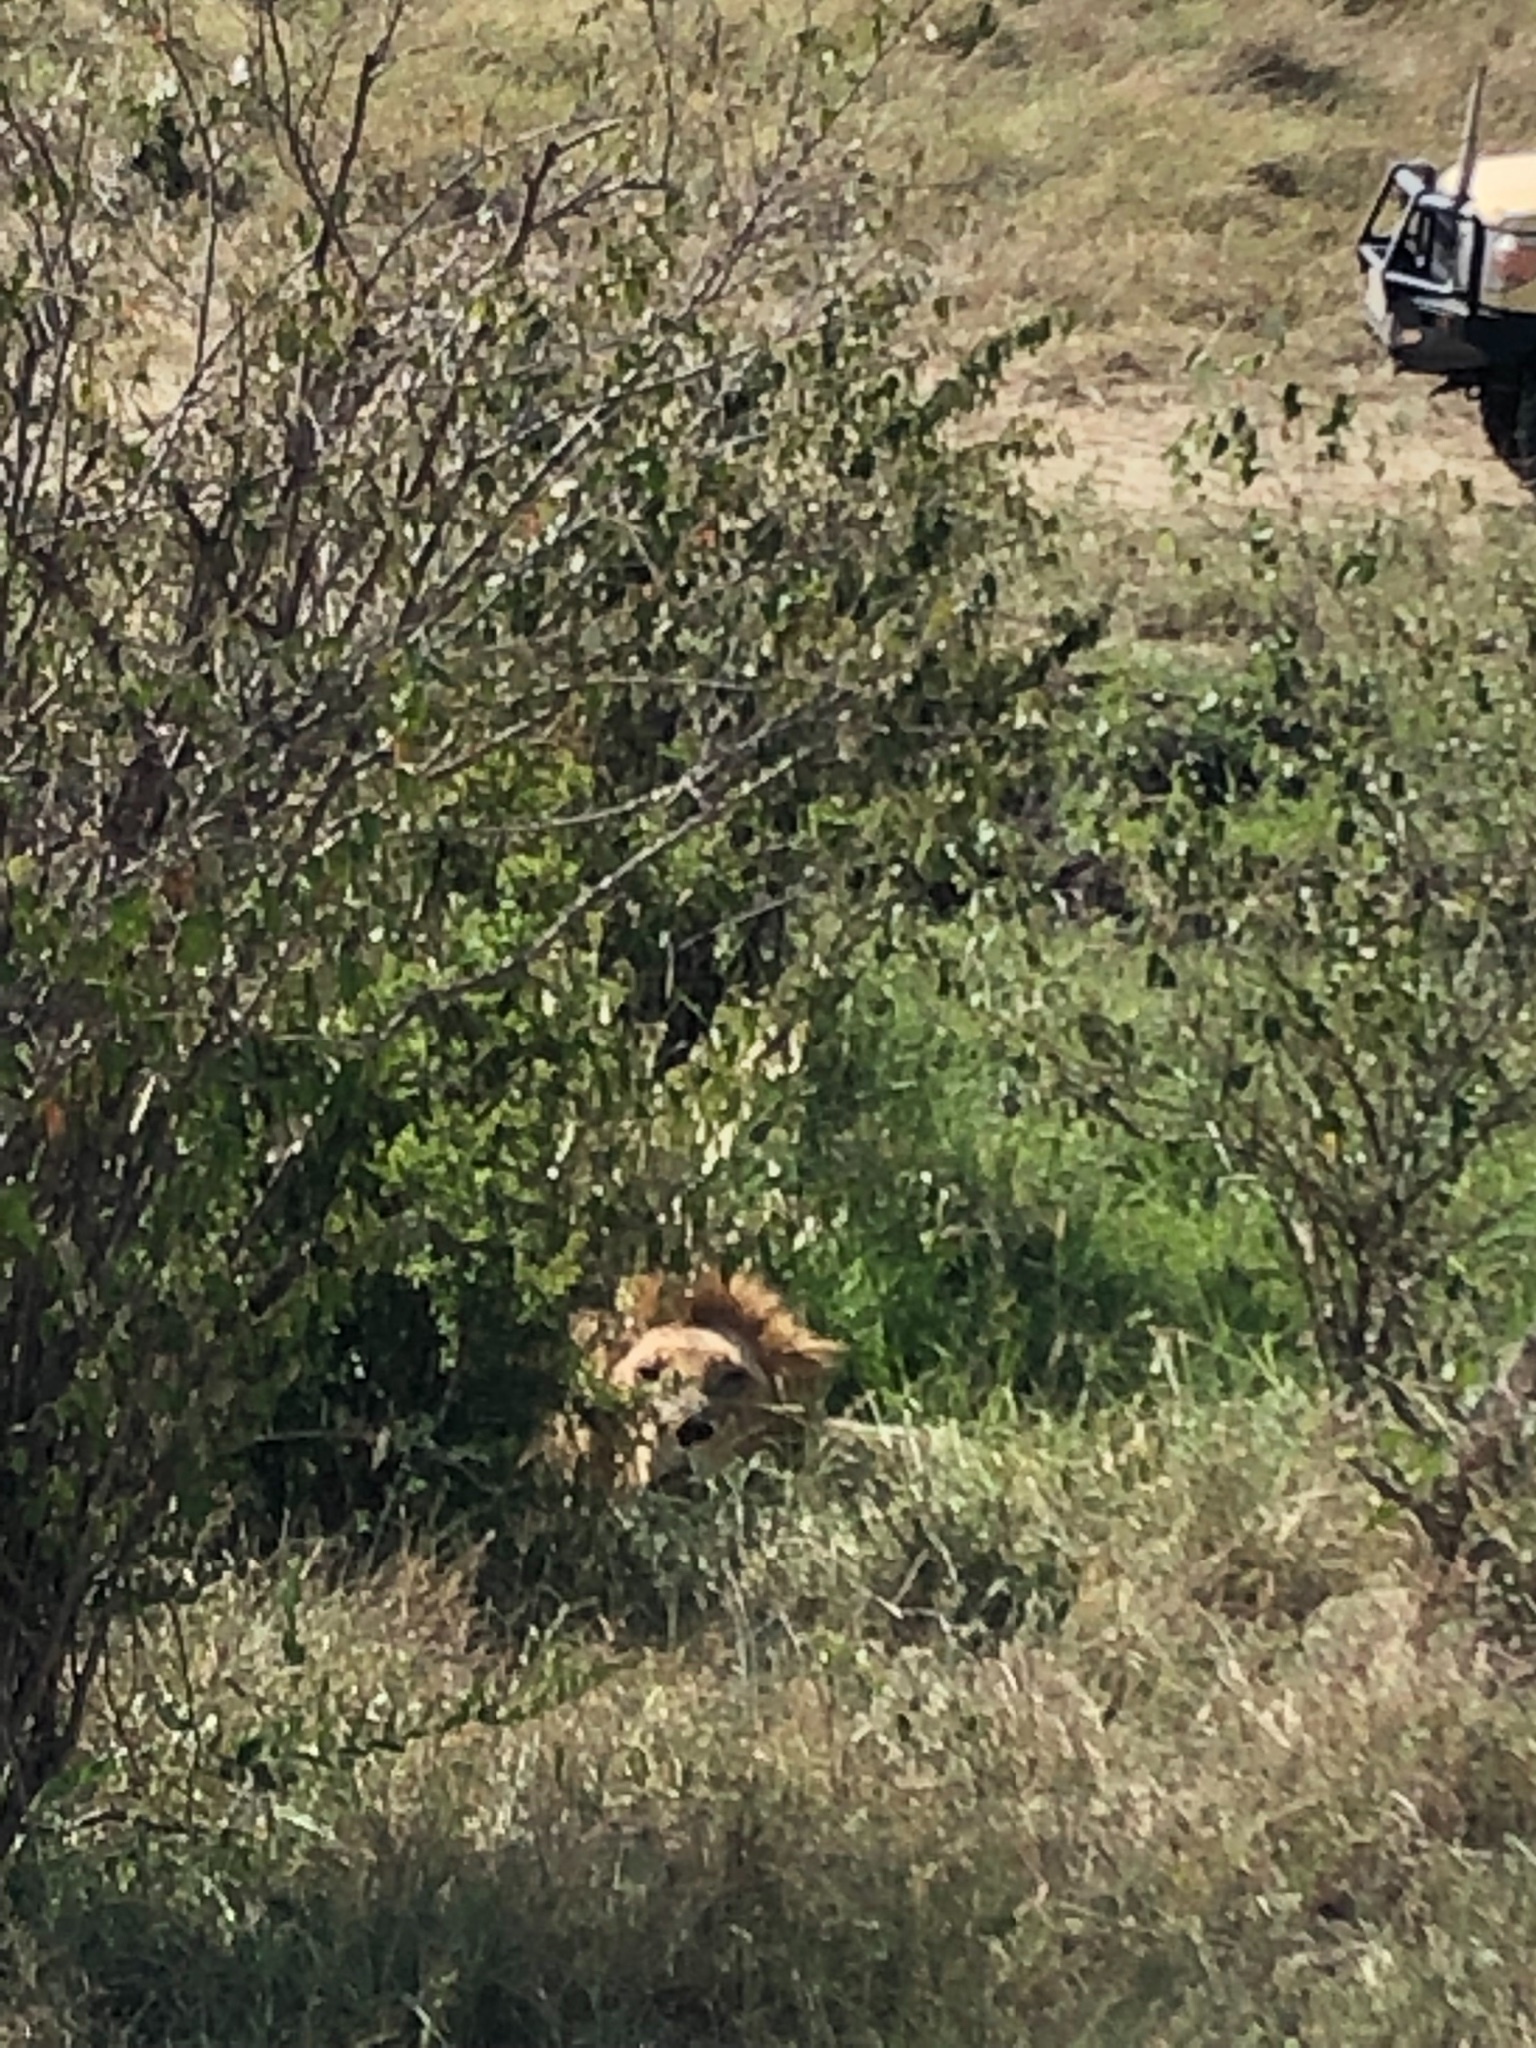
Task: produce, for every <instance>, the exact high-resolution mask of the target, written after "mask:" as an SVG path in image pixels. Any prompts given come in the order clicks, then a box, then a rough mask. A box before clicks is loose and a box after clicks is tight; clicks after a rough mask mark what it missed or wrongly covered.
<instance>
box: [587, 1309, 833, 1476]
mask: <svg viewBox="0 0 1536 2048" xmlns="http://www.w3.org/2000/svg"><path fill="white" fill-rule="evenodd" d="M578 1335H579V1337H584V1338H585V1339H586V1342H587V1345H588V1347H589V1352H590V1353H591V1357H592V1365H593V1368H594V1372H595V1376H596V1378H597V1379H598V1381H599V1382H600V1383H601V1384H602V1385H603V1386H604V1387H605V1388H606V1389H607V1390H611V1393H612V1395H613V1396H614V1397H616V1398H615V1399H614V1401H613V1403H612V1405H611V1406H609V1405H608V1404H607V1403H604V1404H603V1407H602V1410H601V1411H600V1412H599V1414H598V1416H597V1417H596V1418H595V1419H594V1421H593V1423H592V1425H591V1430H592V1436H593V1444H592V1450H593V1461H592V1462H593V1465H594V1469H595V1470H596V1471H598V1472H600V1473H602V1474H604V1475H606V1476H608V1477H609V1479H610V1481H611V1482H617V1483H619V1484H623V1483H625V1482H626V1481H627V1482H628V1483H630V1484H638V1485H641V1486H647V1485H654V1484H657V1483H658V1482H661V1481H665V1480H668V1479H672V1478H674V1477H678V1476H681V1475H683V1474H685V1473H688V1472H717V1471H719V1470H720V1469H721V1467H722V1466H724V1465H728V1464H729V1463H731V1461H732V1460H733V1459H736V1458H741V1457H745V1456H747V1455H748V1454H749V1453H751V1452H752V1451H755V1450H758V1449H761V1448H762V1447H763V1446H764V1445H765V1444H768V1443H771V1442H774V1441H776V1440H779V1439H782V1438H784V1437H786V1436H788V1435H792V1434H794V1433H795V1432H796V1431H797V1430H798V1429H800V1428H801V1427H803V1425H804V1423H805V1420H806V1419H807V1417H808V1416H810V1415H811V1414H813V1413H814V1412H815V1411H816V1409H817V1408H819V1406H820V1405H821V1397H822V1393H823V1390H824V1388H825V1385H826V1381H827V1378H828V1376H829V1375H830V1373H831V1371H832V1368H833V1366H834V1365H835V1363H836V1361H837V1359H838V1357H839V1356H840V1355H841V1346H840V1345H838V1344H835V1343H833V1342H832V1341H831V1340H830V1339H829V1338H826V1337H818V1336H816V1335H815V1334H814V1333H813V1332H812V1331H811V1330H809V1329H807V1328H806V1326H805V1325H804V1324H803V1323H802V1322H800V1321H799V1319H798V1318H797V1317H796V1316H795V1315H794V1313H793V1312H792V1311H791V1310H790V1309H789V1308H788V1306H787V1305H786V1304H785V1302H784V1300H783V1299H782V1297H781V1296H780V1295H779V1294H777V1293H776V1292H775V1291H774V1289H773V1288H771V1287H770V1286H768V1285H767V1283H766V1282H765V1281H763V1280H760V1279H758V1278H757V1277H756V1276H755V1275H754V1274H750V1273H737V1274H734V1275H732V1276H731V1277H730V1278H729V1279H727V1278H726V1277H725V1276H724V1275H723V1274H721V1273H719V1272H716V1271H714V1270H708V1271H705V1272H703V1273H699V1274H697V1275H695V1276H694V1277H693V1278H692V1279H689V1280H678V1279H675V1278H668V1277H664V1276H662V1275H659V1274H651V1275H647V1276H646V1277H645V1278H644V1279H641V1280H637V1281H634V1282H632V1283H631V1284H630V1287H629V1289H628V1290H627V1299H626V1300H625V1301H624V1302H623V1303H622V1307H621V1315H620V1320H619V1323H618V1325H617V1327H616V1328H610V1330H609V1331H608V1332H607V1333H606V1334H605V1333H604V1332H603V1330H602V1326H601V1322H600V1320H599V1319H593V1318H588V1319H586V1321H585V1324H584V1327H582V1328H581V1329H580V1330H579V1332H578Z"/></svg>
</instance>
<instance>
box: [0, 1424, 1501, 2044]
mask: <svg viewBox="0 0 1536 2048" xmlns="http://www.w3.org/2000/svg"><path fill="white" fill-rule="evenodd" d="M1340 1451H1341V1439H1340V1435H1339V1426H1338V1425H1337V1424H1335V1423H1334V1422H1332V1421H1331V1420H1330V1418H1329V1417H1328V1416H1327V1414H1326V1412H1325V1411H1324V1410H1323V1409H1321V1408H1319V1407H1317V1406H1316V1405H1314V1404H1313V1403H1311V1402H1310V1401H1309V1400H1308V1399H1307V1398H1306V1397H1303V1396H1301V1395H1298V1394H1297V1393H1296V1392H1294V1391H1286V1390H1277V1391H1272V1392H1270V1393H1268V1394H1265V1395H1262V1396H1255V1397H1250V1398H1248V1399H1246V1400H1243V1401H1240V1402H1232V1403H1228V1404H1217V1405H1211V1404H1202V1405H1200V1406H1192V1405H1189V1404H1181V1403H1178V1402H1168V1401H1165V1402H1163V1403H1162V1404H1160V1405H1157V1406H1151V1407H1149V1406H1145V1405H1143V1406H1141V1407H1139V1408H1137V1409H1135V1410H1133V1411H1127V1412H1125V1413H1123V1414H1122V1415H1121V1416H1120V1417H1119V1418H1118V1419H1115V1420H1113V1421H1109V1420H1105V1421H1101V1422H1099V1423H1096V1424H1093V1425H1055V1426H1050V1427H1045V1426H1042V1427H1041V1428H1039V1429H1037V1430H1034V1431H1031V1432H1029V1433H1028V1434H1020V1433H1018V1432H1011V1433H1006V1434H995V1435H989V1434H987V1433H985V1432H982V1433H980V1434H979V1435H965V1434H961V1433H958V1432H955V1431H952V1430H943V1429H940V1430H937V1431H933V1432H930V1433H928V1434H926V1435H922V1434H918V1435H915V1436H911V1437H908V1438H904V1439H902V1438H898V1439H896V1440H895V1441H894V1442H888V1443H887V1445H886V1447H885V1449H884V1450H883V1451H880V1450H875V1451H870V1450H869V1449H868V1447H867V1446H866V1447H865V1448H864V1450H863V1451H861V1452H860V1453H859V1455H861V1456H865V1457H872V1458H873V1459H874V1464H873V1465H872V1466H866V1467H865V1468H863V1470H862V1479H861V1482H860V1483H857V1484H855V1483H852V1478H851V1475H850V1473H849V1472H848V1470H847V1469H846V1468H845V1467H840V1466H839V1465H838V1462H837V1460H838V1458H839V1456H841V1455H844V1454H841V1453H837V1452H834V1451H832V1450H830V1449H829V1450H828V1451H827V1452H826V1453H825V1455H824V1457H823V1458H822V1460H821V1461H819V1462H816V1463H813V1466H812V1469H811V1470H810V1471H809V1472H808V1473H807V1474H805V1475H802V1476H801V1477H799V1478H785V1477H782V1476H780V1477H775V1476H773V1475H770V1474H766V1473H764V1474H759V1475H756V1476H755V1477H754V1478H748V1479H747V1480H745V1481H742V1482H739V1483H737V1484H734V1485H728V1486H725V1487H723V1488H722V1489H721V1490H720V1491H719V1492H718V1493H716V1494H715V1495H714V1496H713V1497H712V1498H711V1499H709V1500H706V1501H703V1502H696V1503H686V1502H684V1503H675V1502H674V1503H660V1504H647V1505H646V1506H644V1507H641V1508H637V1509H632V1510H628V1511H625V1512H624V1513H622V1514H621V1515H619V1517H618V1519H617V1521H616V1522H615V1523H613V1524H612V1525H611V1526H612V1533H613V1534H614V1539H615V1540H614V1542H613V1543H612V1544H611V1545H610V1547H609V1550H608V1553H607V1564H606V1566H605V1567H604V1570H605V1573H606V1577H605V1579H604V1582H603V1584H602V1586H601V1588H599V1587H598V1584H597V1581H596V1580H595V1579H594V1577H593V1573H594V1571H595V1570H596V1567H595V1565H594V1558H596V1557H597V1556H598V1554H599V1550H600V1546H598V1547H594V1546H593V1545H592V1543H591V1542H590V1540H588V1539H583V1540H582V1541H581V1542H580V1543H579V1544H573V1543H571V1542H570V1540H569V1539H562V1538H561V1536H560V1535H559V1531H560V1530H561V1529H565V1530H567V1531H568V1530H569V1529H570V1526H571V1525H570V1523H569V1521H568V1520H566V1521H550V1522H547V1523H544V1524H543V1525H542V1528H541V1530H540V1529H536V1528H533V1527H531V1526H530V1527H525V1528H524V1529H523V1530H522V1532H521V1536H520V1538H519V1537H517V1534H516V1532H513V1531H509V1532H507V1536H506V1538H505V1539H504V1542H505V1548H506V1554H505V1555H503V1556H501V1557H500V1558H499V1559H498V1557H497V1556H496V1555H495V1553H494V1552H493V1554H492V1557H491V1558H490V1559H489V1560H488V1561H487V1562H486V1564H485V1565H484V1566H483V1568H482V1577H481V1583H482V1586H483V1587H485V1588H491V1589H495V1591H496V1593H497V1597H498V1600H499V1606H497V1607H496V1608H494V1609H492V1610H490V1611H489V1612H488V1611H487V1610H485V1609H484V1608H483V1607H481V1606H478V1605H477V1603H476V1600H475V1598H474V1597H473V1587H474V1579H475V1575H474V1572H473V1571H472V1570H471V1569H470V1567H468V1566H466V1565H463V1564H461V1565H458V1566H454V1565H451V1564H443V1563H435V1562H433V1561H431V1560H429V1559H427V1558H424V1557H412V1558H405V1559H402V1560H399V1561H397V1562H396V1563H394V1564H393V1565H391V1566H390V1567H388V1568H387V1569H385V1570H382V1571H379V1572H376V1573H374V1574H372V1575H369V1576H365V1577H361V1578H359V1577H357V1576H355V1575H349V1574H348V1573H346V1572H345V1571H343V1570H342V1569H341V1568H340V1567H339V1566H338V1564H337V1562H336V1560H335V1559H333V1558H330V1557H328V1556H327V1555H326V1554H325V1553H322V1552H303V1553H295V1554H293V1555H291V1556H289V1557H287V1558H286V1559H283V1560H280V1561H278V1562H277V1563H275V1564H274V1565H272V1566H270V1567H262V1568H260V1569H256V1568H247V1569H242V1570H237V1571H234V1572H232V1573H231V1574H230V1575H229V1576H228V1577H226V1578H223V1579H221V1580H219V1581H218V1582H217V1583H215V1584H213V1585H212V1586H210V1587H209V1588H207V1589H206V1590H205V1591H204V1592H203V1593H202V1594H200V1595H199V1596H198V1597H197V1598H196V1599H194V1600H191V1601H190V1602H189V1603H188V1604H187V1605H186V1606H184V1607H183V1608H182V1609H181V1610H179V1611H178V1612H177V1613H176V1615H175V1616H174V1617H173V1618H172V1619H170V1620H168V1621H167V1622H166V1623H165V1624H164V1625H163V1627H161V1628H159V1629H158V1630H157V1631H156V1632H155V1633H153V1634H151V1635H148V1636H146V1637H144V1638H143V1639H141V1640H139V1641H137V1642H133V1641H126V1640H125V1641H124V1642H123V1643H122V1644H121V1645H120V1646H119V1649H118V1653H117V1655H116V1657H115V1659H114V1664H113V1669H112V1672H111V1682H110V1685H109V1686H108V1688H107V1689H106V1691H105V1693H104V1695H103V1701H104V1703H103V1707H102V1711H101V1713H100V1714H99V1716H98V1718H97V1721H96V1724H95V1726H94V1727H93V1729H92V1731H91V1737H90V1742H89V1746H88V1756H87V1761H86V1762H85V1764H84V1765H83V1766H82V1769H81V1770H80V1772H79V1773H77V1775H76V1779H75V1781H74V1783H73V1784H72V1785H71V1786H69V1787H68V1788H67V1789H66V1790H65V1791H64V1792H63V1793H62V1794H61V1795H60V1796H59V1797H58V1798H57V1799H56V1800H55V1801H54V1802H53V1803H52V1804H51V1805H50V1807H49V1808H48V1810H47V1812H46V1814H45V1816H44V1819H43V1822H42V1823H41V1824H40V1826H39V1829H38V1831H37V1833H36V1835H35V1836H34V1839H33V1840H32V1842H31V1844H30V1845H29V1848H28V1851H27V1853H26V1855H25V1857H24V1858H23V1860H22V1861H21V1862H20V1863H19V1864H18V1865H17V1867H16V1868H15V1869H14V1870H13V1872H12V1873H11V1875H10V1878H9V1881H8V1891H7V1902H6V1920H5V1934H4V1958H5V1961H4V1971H5V1979H4V1981H5V1994H4V2006H5V2009H6V2011H7V2012H8V2014H9V2016H10V2017H9V2020H8V2022H7V2023H6V2029H7V2030H6V2031H4V2032H0V2038H4V2039H6V2040H7V2041H8V2042H11V2041H14V2042H17V2043H20V2042H21V2041H24V2040H25V2041H28V2042H46V2043H50V2044H54V2048H75V2044H81V2048H83V2044H85V2043H89V2044H91V2048H130V2044H131V2048H138V2044H146V2048H147V2044H150V2043H153V2044H154V2048H183V2044H187V2048H190V2044H194V2043H197V2044H204V2043H206V2044H210V2048H211V2044H214V2043H218V2044H220V2048H245V2044H251V2048H255V2044H257V2043H260V2044H263V2048H266V2044H275V2043H283V2044H293V2048H300V2044H303V2048H309V2044H314V2048H319V2044H326V2048H363V2044H365V2043H367V2044H381V2043H397V2042H398V2043H401V2044H405V2043H423V2042H429V2041H430V2042H441V2043H453V2044H455V2048H513V2044H528V2048H542V2044H551V2048H553V2044H562V2048H639V2044H655V2048H682V2044H687V2048H704V2044H706V2043H708V2044H717V2043H722V2042H740V2043H743V2044H753V2048H757V2044H762V2048H767V2044H770V2043H772V2044H780V2043H782V2044H786V2048H788V2044H791V2043H793V2044H795V2048H804V2044H832V2043H837V2044H844V2043H859V2044H867V2048H874V2044H877V2043H878V2044H880V2048H891V2044H911V2048H919V2044H922V2048H951V2044H952V2048H990V2044H997V2048H1004V2044H1007V2048H1017V2044H1018V2043H1020V2042H1022V2041H1028V2042H1030V2043H1031V2044H1032V2048H1033V2044H1037V2043H1043V2044H1057V2043H1059V2044H1063V2048H1065V2044H1069V2043H1070V2044H1090V2043H1091V2044H1102V2048H1124V2044H1126V2043H1128V2042H1146V2043H1152V2042H1157V2043H1167V2044H1173V2043H1188V2044H1191V2048H1194V2044H1200V2048H1210V2044H1214V2043H1217V2042H1220V2043H1222V2044H1229V2043H1247V2044H1258V2043H1274V2044H1276V2048H1280V2044H1281V2043H1284V2042H1290V2041H1306V2042H1308V2043H1312V2044H1327V2048H1355V2044H1364V2043H1378V2042H1385V2041H1387V2040H1389V2039H1392V2040H1397V2041H1400V2042H1403V2043H1407V2044H1412V2048H1419V2044H1422V2048H1443V2044H1445V2043H1446V2042H1461V2041H1465V2042H1467V2043H1469V2044H1470V2043H1474V2042H1475V2043H1476V2044H1477V2048H1505V2044H1515V2043H1526V2042H1529V2041H1530V2040H1531V2039H1532V2038H1533V2034H1532V2021H1531V2018H1530V2015H1531V2013H1532V2012H1533V2011H1536V1977H1533V1972H1532V1963H1531V1955H1530V1947H1529V1941H1528V1938H1527V1937H1528V1932H1529V1927H1530V1925H1531V1913H1532V1910H1533V1907H1536V1739H1533V1736H1532V1733H1531V1724H1530V1716H1529V1711H1528V1706H1527V1704H1526V1698H1525V1695H1524V1692H1523V1690H1522V1687H1521V1684H1520V1682H1519V1681H1520V1674H1519V1672H1518V1671H1516V1670H1515V1669H1514V1668H1513V1667H1512V1666H1510V1665H1509V1664H1508V1663H1507V1661H1505V1662H1501V1660H1500V1657H1499V1655H1498V1654H1497V1653H1496V1652H1495V1651H1494V1650H1492V1649H1490V1648H1488V1647H1486V1646H1484V1647H1479V1644H1478V1642H1477V1641H1476V1639H1475V1638H1474V1636H1473V1634H1472V1633H1471V1622H1470V1619H1469V1617H1468V1616H1467V1615H1466V1614H1465V1613H1463V1612H1462V1611H1461V1609H1460V1607H1459V1606H1458V1603H1457V1601H1456V1599H1455V1597H1454V1591H1453V1589H1452V1588H1450V1587H1448V1586H1446V1585H1445V1584H1443V1583H1441V1582H1439V1581H1437V1580H1436V1578H1435V1577H1434V1576H1433V1575H1432V1573H1431V1572H1430V1570H1429V1568H1428V1567H1427V1566H1426V1565H1425V1564H1424V1563H1423V1561H1422V1560H1421V1559H1420V1558H1419V1557H1418V1556H1417V1554H1416V1553H1415V1552H1414V1550H1413V1548H1412V1547H1411V1545H1410V1544H1409V1543H1408V1542H1407V1540H1406V1538H1404V1537H1403V1536H1402V1535H1401V1534H1400V1533H1398V1532H1395V1531H1393V1530H1391V1529H1388V1528H1385V1527H1382V1526H1380V1525H1379V1523H1377V1522H1376V1521H1375V1520H1374V1519H1373V1516H1372V1512H1371V1508H1370V1504H1369V1501H1368V1498H1367V1497H1366V1496H1365V1495H1364V1494H1363V1492H1362V1491H1361V1490H1359V1489H1358V1488H1357V1487H1356V1486H1355V1485H1354V1484H1353V1482H1352V1481H1350V1480H1349V1478H1348V1477H1347V1476H1346V1474H1345V1472H1344V1470H1343V1468H1342V1465H1341V1461H1340ZM535 1538H540V1540H537V1541H536V1540H534V1539H535ZM563 1545H566V1546H567V1547H562V1546H563ZM519 1559H520V1562H519ZM535 1579H537V1580H538V1582H539V1586H540V1589H541V1591H540V1594H539V1598H540V1601H541V1602H543V1601H547V1597H548V1596H549V1595H550V1593H551V1592H552V1591H553V1590H555V1589H557V1588H558V1587H560V1585H561V1583H562V1580H563V1590H564V1593H565V1595H566V1596H567V1619H566V1620H565V1621H564V1622H563V1623H562V1624H561V1625H560V1626H559V1627H558V1628H557V1629H555V1630H554V1631H553V1633H551V1632H549V1631H548V1630H547V1629H546V1630H545V1631H544V1632H543V1633H542V1634H540V1633H537V1632H535V1633H530V1631H529V1628H528V1618H529V1615H530V1614H531V1612H532V1611H533V1608H532V1605H531V1604H530V1600H531V1591H530V1589H531V1587H532V1585H533V1582H534V1580H535ZM583 1581H584V1583H583ZM599 1590H600V1592H601V1600H600V1602H594V1611H593V1615H592V1618H590V1619H588V1620H585V1621H583V1620H580V1619H578V1618H576V1617H577V1616H578V1615H579V1614H580V1612H581V1611H582V1603H583V1600H584V1599H586V1598H590V1597H591V1596H593V1595H594V1594H596V1593H597V1592H598V1591H599ZM599 1606H600V1608H601V1613H602V1615H603V1616H604V1617H605V1622H604V1624H603V1625H600V1624H599V1621H598V1619H597V1617H596V1608H597V1607H599ZM541 1611H545V1612H548V1608H547V1606H545V1607H544V1608H543V1609H542V1610H541Z"/></svg>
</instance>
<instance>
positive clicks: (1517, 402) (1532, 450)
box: [1477, 364, 1536, 490]
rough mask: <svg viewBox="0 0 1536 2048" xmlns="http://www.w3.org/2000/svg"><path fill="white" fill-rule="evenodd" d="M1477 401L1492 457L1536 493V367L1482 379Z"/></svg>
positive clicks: (1504, 372) (1532, 365)
mask: <svg viewBox="0 0 1536 2048" xmlns="http://www.w3.org/2000/svg"><path fill="white" fill-rule="evenodd" d="M1477 398H1478V409H1479V411H1480V412H1481V413H1482V416H1483V432H1484V433H1485V434H1486V435H1487V436H1488V443H1489V446H1490V447H1491V448H1492V449H1493V452H1494V454H1495V455H1497V457H1498V458H1499V460H1500V462H1502V463H1504V464H1505V465H1506V467H1507V468H1509V469H1512V470H1513V471H1514V473H1515V475H1516V476H1517V477H1519V479H1520V481H1521V483H1523V484H1524V485H1525V486H1526V487H1527V489H1530V490H1536V364H1531V365H1529V366H1526V365H1522V366H1521V367H1520V368H1519V369H1517V370H1503V371H1500V372H1499V374H1498V375H1497V376H1491V377H1488V378H1485V379H1484V381H1483V384H1482V387H1481V389H1480V390H1479V392H1478V394H1477Z"/></svg>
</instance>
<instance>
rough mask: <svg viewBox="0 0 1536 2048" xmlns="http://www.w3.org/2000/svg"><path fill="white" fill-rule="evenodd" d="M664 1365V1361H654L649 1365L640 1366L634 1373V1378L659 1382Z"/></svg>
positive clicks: (658, 1359)
mask: <svg viewBox="0 0 1536 2048" xmlns="http://www.w3.org/2000/svg"><path fill="white" fill-rule="evenodd" d="M665 1363H666V1361H665V1359H661V1358H657V1359H654V1360H653V1361H652V1362H651V1364H649V1365H642V1366H641V1367H640V1368H639V1370H638V1371H637V1372H636V1374H635V1378H636V1379H637V1380H659V1379H660V1378H661V1374H662V1368H663V1366H664V1365H665Z"/></svg>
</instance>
